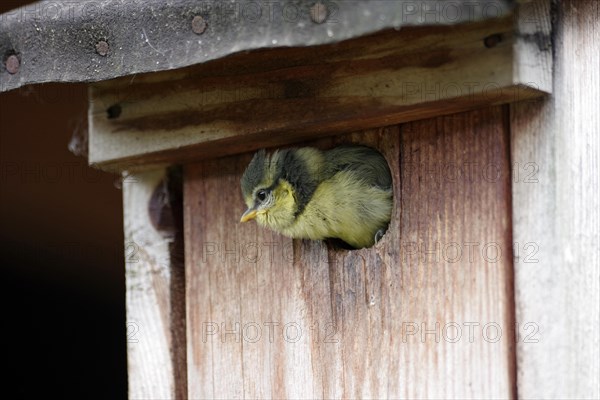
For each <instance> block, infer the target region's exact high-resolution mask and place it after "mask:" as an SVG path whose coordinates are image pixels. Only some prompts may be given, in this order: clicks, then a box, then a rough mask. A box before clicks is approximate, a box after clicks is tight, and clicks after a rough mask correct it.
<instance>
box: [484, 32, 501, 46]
mask: <svg viewBox="0 0 600 400" xmlns="http://www.w3.org/2000/svg"><path fill="white" fill-rule="evenodd" d="M501 41H502V35H501V34H499V33H495V34H493V35H490V36H488V37H486V38H485V39H483V44H484V45H485V47H487V48H488V49H491V48H492V47H496V46H497V45H498V43H500V42H501Z"/></svg>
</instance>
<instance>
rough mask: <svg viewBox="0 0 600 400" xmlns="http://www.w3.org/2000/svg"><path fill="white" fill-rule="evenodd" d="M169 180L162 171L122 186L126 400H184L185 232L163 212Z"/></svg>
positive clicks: (129, 179)
mask: <svg viewBox="0 0 600 400" xmlns="http://www.w3.org/2000/svg"><path fill="white" fill-rule="evenodd" d="M168 179H169V176H168V173H167V170H166V169H161V170H154V171H146V172H143V173H139V174H136V175H133V176H128V177H127V178H126V179H124V183H123V214H124V224H125V242H126V243H125V246H126V249H125V251H126V260H125V261H126V286H127V296H126V304H127V368H128V380H129V398H130V399H150V398H152V399H158V398H161V399H183V398H186V390H187V384H186V367H185V364H186V359H185V356H186V353H185V342H186V339H185V315H184V314H185V311H184V308H185V295H184V293H185V289H184V287H185V283H184V279H185V275H184V271H183V268H184V266H183V257H182V256H183V254H181V253H183V249H182V238H181V235H180V234H182V233H183V232H182V231H180V232H179V234H178V233H177V224H176V223H175V224H172V222H173V219H174V218H176V217H177V215H176V213H175V215H167V213H169V212H170V211H172V210H171V209H170V207H166V209H165V208H164V207H162V206H164V205H166V204H167V202H168V200H169V199H168V193H167V190H168V189H167V187H165V186H164V182H166V180H168ZM153 197H154V198H155V199H158V200H155V201H151V199H152V198H153ZM158 203H162V204H158ZM149 206H150V207H151V208H152V209H151V210H149ZM179 217H181V215H179ZM165 221H167V223H166V224H165ZM167 225H169V226H167ZM157 228H158V229H157Z"/></svg>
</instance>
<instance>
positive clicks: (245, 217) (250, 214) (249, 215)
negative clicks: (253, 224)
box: [240, 208, 258, 222]
mask: <svg viewBox="0 0 600 400" xmlns="http://www.w3.org/2000/svg"><path fill="white" fill-rule="evenodd" d="M257 214H258V211H256V209H254V208H249V209H247V210H246V212H245V213H244V214H242V218H241V219H240V222H248V221H250V220H251V219H254V218H256V215H257Z"/></svg>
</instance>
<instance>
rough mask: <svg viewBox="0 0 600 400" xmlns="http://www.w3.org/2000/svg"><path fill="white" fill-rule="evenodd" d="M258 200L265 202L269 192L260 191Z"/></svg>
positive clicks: (257, 195) (257, 196) (257, 194)
mask: <svg viewBox="0 0 600 400" xmlns="http://www.w3.org/2000/svg"><path fill="white" fill-rule="evenodd" d="M256 198H257V199H258V200H260V201H265V199H266V198H267V191H266V190H259V191H258V193H256Z"/></svg>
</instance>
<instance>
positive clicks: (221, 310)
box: [184, 107, 515, 398]
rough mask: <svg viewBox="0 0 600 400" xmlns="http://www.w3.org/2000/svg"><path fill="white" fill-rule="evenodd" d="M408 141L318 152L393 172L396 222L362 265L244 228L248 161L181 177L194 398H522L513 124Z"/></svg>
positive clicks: (395, 133)
mask: <svg viewBox="0 0 600 400" xmlns="http://www.w3.org/2000/svg"><path fill="white" fill-rule="evenodd" d="M401 131H402V132H401V133H400V128H398V127H390V128H380V129H376V130H372V131H367V132H364V133H357V134H353V135H344V136H338V137H335V138H327V139H322V140H320V141H319V142H317V143H316V145H318V146H324V147H330V146H333V145H335V144H337V143H341V142H349V141H350V142H358V143H366V144H369V145H371V146H374V147H376V148H378V149H380V151H382V153H383V154H384V155H385V156H386V158H387V159H388V161H389V163H390V167H391V169H392V171H393V177H394V195H395V200H394V201H395V204H396V206H395V208H394V211H393V219H392V223H391V225H390V228H389V230H388V233H387V234H386V235H385V237H384V238H383V240H382V241H381V242H380V243H378V245H377V246H375V247H373V248H369V249H362V250H358V251H347V250H341V249H335V248H332V247H331V246H330V245H327V244H325V243H322V242H311V241H300V240H294V241H292V240H290V239H287V238H284V237H281V236H279V235H277V234H274V233H272V232H270V231H268V230H266V229H262V228H259V227H258V226H257V225H256V224H253V223H248V224H240V223H239V222H238V221H239V216H240V213H241V212H242V211H243V210H244V204H243V200H242V198H241V194H240V193H239V192H240V189H239V180H240V176H241V173H242V172H243V170H244V168H245V166H246V165H247V163H248V161H249V159H250V154H246V155H243V156H237V157H229V158H222V159H218V160H213V161H205V162H201V163H196V164H191V165H188V166H186V168H185V174H184V176H185V184H184V187H185V188H184V198H185V201H184V204H185V239H186V240H185V242H186V263H187V268H186V282H187V283H188V286H187V303H186V304H187V318H188V325H187V327H188V331H187V332H188V336H187V337H188V385H189V386H188V387H189V396H190V397H191V398H208V397H217V398H241V397H255V398H315V397H322V398H340V397H343V398H386V397H406V398H447V397H454V398H513V397H514V396H515V393H514V385H515V382H514V372H515V371H514V347H513V342H512V340H513V335H512V322H513V314H512V311H513V301H512V299H513V292H512V274H513V271H512V246H511V230H510V170H509V161H508V131H507V126H506V113H504V112H503V109H502V108H501V107H494V108H491V109H483V110H480V111H474V112H468V113H464V114H456V115H452V116H448V117H440V118H436V119H431V120H426V121H420V122H415V123H410V124H407V125H404V126H402V128H401ZM490 166H491V167H490ZM469 168H470V170H469V172H467V171H466V169H469ZM456 171H458V175H456V173H457V172H456ZM496 251H497V252H498V253H496ZM484 327H485V329H484ZM498 328H500V329H501V330H502V332H501V333H500V332H498V331H497V329H498Z"/></svg>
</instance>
